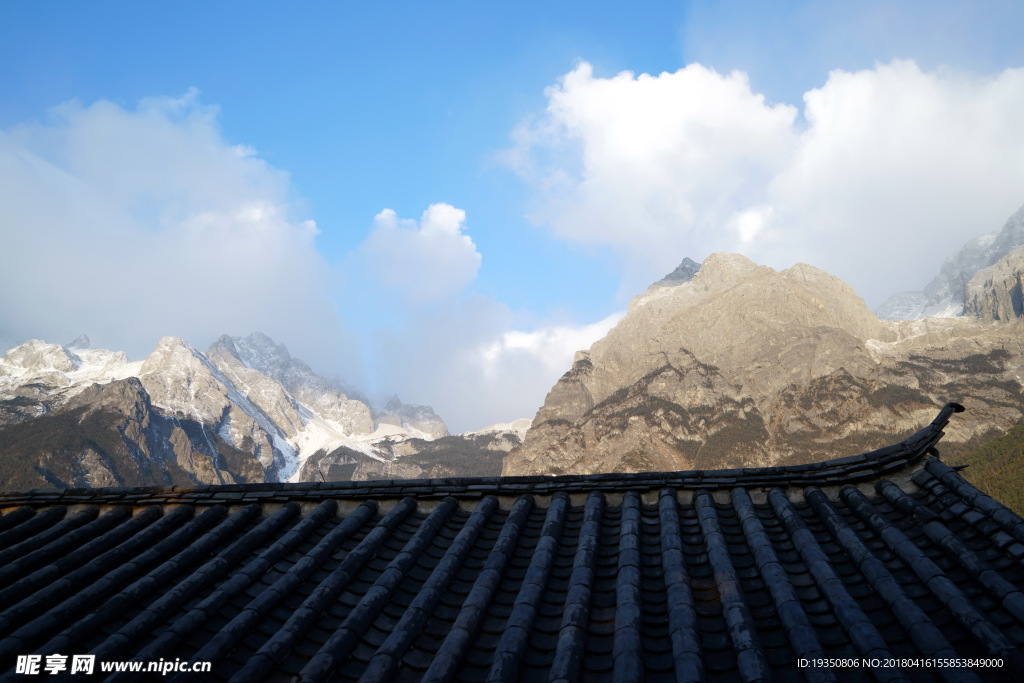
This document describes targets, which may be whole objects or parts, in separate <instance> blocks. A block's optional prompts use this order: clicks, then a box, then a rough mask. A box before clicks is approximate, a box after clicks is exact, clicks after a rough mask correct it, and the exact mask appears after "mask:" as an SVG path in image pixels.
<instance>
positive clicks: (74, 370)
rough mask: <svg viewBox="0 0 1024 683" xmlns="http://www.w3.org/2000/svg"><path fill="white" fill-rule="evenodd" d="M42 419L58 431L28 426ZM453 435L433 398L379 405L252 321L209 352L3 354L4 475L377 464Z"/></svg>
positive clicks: (163, 346) (119, 475) (117, 475)
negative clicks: (133, 356) (255, 329)
mask: <svg viewBox="0 0 1024 683" xmlns="http://www.w3.org/2000/svg"><path fill="white" fill-rule="evenodd" d="M43 429H47V430H48V434H50V435H54V434H56V435H59V436H60V438H56V437H54V438H47V439H41V440H40V439H38V438H35V440H33V439H30V438H25V437H26V436H29V435H30V434H36V433H38V432H39V431H40V430H43ZM447 434H448V431H447V427H446V426H445V424H444V421H443V420H442V419H441V418H440V417H438V416H437V415H436V414H434V411H433V410H432V409H431V408H429V407H428V406H416V405H407V404H404V403H402V402H401V401H400V400H399V399H398V398H397V397H392V398H391V399H389V400H388V401H387V403H386V405H385V406H384V407H383V408H382V409H380V410H375V409H374V408H372V407H371V406H370V404H369V403H368V402H367V401H366V399H364V398H362V397H361V395H359V394H358V392H356V391H355V390H353V389H352V388H351V387H348V386H346V385H343V384H340V383H339V384H333V383H331V382H329V381H327V380H326V379H324V378H323V377H321V376H319V375H317V374H316V373H315V372H313V370H312V369H311V368H310V367H309V366H308V365H306V364H305V363H304V362H302V361H301V360H299V359H297V358H293V357H292V356H291V355H290V354H289V353H288V350H287V349H286V348H285V347H284V346H283V345H280V344H276V343H275V342H274V341H273V340H271V339H270V338H269V337H267V336H266V335H263V334H260V333H254V334H251V335H249V336H248V337H229V336H223V337H220V338H219V339H217V341H216V342H214V343H213V345H211V347H210V348H209V349H208V350H207V351H206V352H201V351H199V350H197V349H195V348H193V347H192V346H191V345H190V344H189V343H188V342H186V341H185V340H183V339H180V338H177V337H164V338H163V339H161V340H160V341H159V343H158V344H157V347H156V349H154V351H153V352H152V353H151V354H149V356H147V357H146V358H145V359H144V360H142V361H134V362H132V361H129V360H128V358H127V356H126V355H125V354H124V353H122V352H120V351H108V350H105V349H94V348H92V347H91V344H90V343H89V340H88V338H87V337H80V338H78V339H76V340H75V341H74V342H72V343H71V344H68V345H66V346H60V345H57V344H51V343H47V342H44V341H40V340H31V341H29V342H26V343H24V344H22V345H20V346H18V347H15V348H13V349H11V350H10V351H8V352H7V354H6V355H5V356H4V357H3V359H2V360H0V456H2V457H0V461H2V462H0V465H2V467H0V487H3V488H8V487H10V486H11V485H13V486H15V487H17V488H22V487H24V486H29V485H35V486H39V485H46V484H49V485H54V486H62V485H63V486H66V485H117V484H128V483H132V484H139V483H148V484H164V483H230V482H243V481H246V482H252V481H285V480H297V479H298V478H299V477H302V476H304V475H308V476H320V477H323V476H324V474H323V468H322V467H321V468H319V469H316V468H313V469H311V468H308V467H307V468H305V469H304V468H303V465H304V463H306V461H307V460H308V459H309V458H310V457H312V456H314V455H316V456H317V459H318V462H319V461H323V460H324V458H327V457H328V456H330V455H331V454H338V457H335V458H334V461H345V462H346V463H349V464H353V465H358V464H360V463H361V462H363V461H370V462H375V463H377V464H378V465H380V466H383V465H387V464H389V463H392V461H394V460H395V459H396V458H399V457H401V456H402V455H407V454H408V453H409V452H413V451H417V449H416V448H415V447H413V448H410V447H408V446H404V447H401V448H396V446H398V445H400V444H403V443H406V442H411V441H415V442H417V443H419V444H423V443H427V442H429V441H430V440H433V439H436V438H439V437H445V436H447ZM133 463H134V464H133ZM364 469H365V468H364ZM374 469H379V468H375V467H370V468H369V470H370V471H372V470H374ZM349 473H350V474H351V472H349ZM4 474H6V475H7V476H6V477H4V476H2V475H4ZM15 474H16V475H17V476H14V475H15Z"/></svg>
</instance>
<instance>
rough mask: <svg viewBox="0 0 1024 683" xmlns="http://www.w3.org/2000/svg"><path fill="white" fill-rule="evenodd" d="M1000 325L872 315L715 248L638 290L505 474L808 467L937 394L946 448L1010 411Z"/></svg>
mask: <svg viewBox="0 0 1024 683" xmlns="http://www.w3.org/2000/svg"><path fill="white" fill-rule="evenodd" d="M1022 331H1024V320H1022V321H1018V322H1016V323H1014V324H1011V325H998V324H995V323H983V322H981V321H978V320H973V319H966V318H952V319H928V320H920V321H905V322H898V323H897V322H889V321H882V320H879V319H878V318H877V317H875V315H873V314H872V313H871V312H870V311H869V310H868V309H867V307H866V306H865V304H864V302H863V300H862V299H860V298H859V297H858V296H857V295H856V294H855V293H854V292H853V290H852V289H851V288H850V287H849V286H847V285H846V284H845V283H843V282H842V281H840V280H839V279H837V278H835V277H833V276H831V275H829V274H828V273H825V272H824V271H821V270H819V269H817V268H814V267H812V266H808V265H806V264H798V265H796V266H793V267H792V268H789V269H787V270H784V271H781V272H776V271H774V270H772V269H771V268H767V267H764V266H758V265H756V264H754V263H752V262H751V261H749V260H748V259H746V258H744V257H742V256H739V255H735V254H713V255H712V256H710V257H708V259H707V260H705V262H704V263H703V264H702V265H701V267H700V270H699V271H698V272H697V273H696V275H695V276H694V277H693V278H692V279H691V280H690V281H688V282H684V283H681V284H678V285H675V286H662V287H657V288H651V289H649V290H648V291H647V292H645V293H644V294H643V295H641V296H639V297H637V298H636V299H634V300H633V302H632V303H631V304H630V308H629V312H628V314H627V315H626V316H625V317H624V318H623V319H622V320H621V321H619V323H618V325H616V327H615V328H613V329H612V330H611V331H610V332H609V333H608V335H607V336H606V337H605V338H604V339H602V340H600V341H598V342H597V343H595V344H594V345H593V346H592V347H591V348H590V350H589V351H587V352H580V353H578V354H577V357H576V360H575V362H574V364H573V367H572V368H571V369H570V370H569V372H567V373H566V374H565V375H563V377H562V378H561V379H560V380H559V382H558V383H557V384H556V385H555V386H554V387H553V388H552V390H551V392H550V393H549V394H548V396H547V398H546V400H545V402H544V405H543V407H541V409H540V410H539V411H538V413H537V416H536V418H535V419H534V421H533V424H532V426H531V428H530V431H529V432H527V435H526V438H525V441H524V443H523V445H522V446H519V447H517V448H514V449H513V450H512V451H511V452H510V453H509V455H508V457H507V458H506V460H505V464H504V467H503V470H502V472H503V474H506V475H520V474H560V473H579V474H583V473H596V472H623V471H673V470H682V469H713V468H721V467H746V466H767V465H774V464H790V463H798V462H812V461H817V460H823V459H828V458H832V457H838V456H841V455H848V454H851V453H855V452H860V451H864V450H869V449H871V448H877V447H880V446H883V445H886V444H888V443H891V442H892V441H893V440H894V436H895V435H898V434H900V433H903V432H907V433H909V432H912V431H913V430H916V429H918V428H919V427H920V425H921V424H923V423H926V422H927V421H929V420H930V419H931V416H932V415H933V414H934V412H935V410H936V408H937V407H938V406H941V405H942V404H944V403H946V402H947V401H958V402H960V403H963V404H964V405H965V406H966V407H967V408H968V411H967V413H965V416H964V419H961V420H958V421H957V423H956V424H955V425H951V427H950V430H949V432H948V435H947V437H946V439H945V440H946V441H961V442H962V441H966V440H967V439H969V438H971V437H972V436H980V435H982V434H984V433H986V432H987V431H989V430H992V429H1006V428H1008V427H1009V426H1011V425H1013V424H1015V423H1016V422H1017V421H1019V420H1020V419H1021V418H1022V417H1024V405H1022V400H1021V396H1022V394H1021V378H1022V377H1024V373H1022V369H1024V357H1022V354H1021V349H1020V346H1019V342H1018V339H1019V338H1020V335H1021V333H1022Z"/></svg>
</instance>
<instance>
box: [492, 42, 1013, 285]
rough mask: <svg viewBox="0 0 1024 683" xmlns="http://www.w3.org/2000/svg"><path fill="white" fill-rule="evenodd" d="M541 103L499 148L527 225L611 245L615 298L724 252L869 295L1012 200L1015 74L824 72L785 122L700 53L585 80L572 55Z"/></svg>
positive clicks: (778, 107)
mask: <svg viewBox="0 0 1024 683" xmlns="http://www.w3.org/2000/svg"><path fill="white" fill-rule="evenodd" d="M547 98H548V106H547V108H546V110H545V111H544V112H543V114H541V115H539V116H537V117H535V118H533V119H531V120H528V121H526V122H524V123H523V124H522V125H521V126H520V127H519V128H517V129H516V131H514V133H513V138H514V142H515V145H514V147H513V148H512V149H511V150H509V151H508V152H507V155H506V159H507V161H508V162H509V163H510V164H511V165H512V167H513V168H514V169H515V170H516V171H517V172H518V173H519V174H520V175H521V176H522V177H523V178H524V179H525V180H526V182H527V183H528V184H529V185H530V187H531V188H532V189H533V193H534V194H533V197H534V210H533V217H534V219H535V220H536V221H537V222H539V223H541V224H544V225H547V226H549V227H550V228H551V230H552V231H553V232H554V233H555V234H556V235H558V236H559V237H561V238H563V239H566V240H569V241H572V242H577V243H583V244H598V245H605V246H609V247H612V248H614V249H615V250H616V251H618V252H619V253H620V254H621V256H622V258H623V261H624V264H625V265H626V267H627V275H630V274H631V276H632V277H633V280H632V281H630V282H629V283H628V286H626V287H624V290H625V291H627V292H629V293H632V292H634V291H639V289H642V287H643V286H645V285H646V284H647V283H649V282H650V281H651V280H652V279H655V278H657V277H660V276H661V275H662V274H664V273H665V272H667V271H668V270H670V269H671V268H672V267H673V266H674V265H675V264H676V263H678V262H679V261H680V260H681V259H682V258H683V257H684V256H691V257H694V258H703V257H704V256H706V255H707V254H708V253H710V252H712V251H717V250H728V251H740V252H742V253H745V254H747V255H748V256H750V257H752V258H754V259H755V260H759V261H762V262H767V263H769V264H770V265H774V266H776V267H785V266H788V265H791V264H792V263H793V262H795V261H797V260H806V261H809V262H811V263H813V264H815V265H818V266H820V267H823V268H825V269H827V270H830V271H831V272H833V273H835V274H836V275H839V276H840V277H842V278H844V279H846V280H847V281H848V282H849V283H850V284H852V285H853V286H854V287H855V288H856V289H857V291H858V292H859V293H860V294H861V295H862V296H865V297H866V298H867V299H868V301H869V303H871V304H877V303H879V302H880V300H881V299H882V298H884V297H885V296H886V295H887V294H890V293H892V292H894V291H898V290H902V289H913V288H919V287H920V286H922V285H923V284H924V283H925V282H926V281H927V280H928V278H929V277H930V275H932V274H933V273H934V272H936V271H937V268H938V265H939V263H940V262H941V260H942V259H943V258H945V257H946V256H948V255H949V254H950V253H952V252H953V251H954V250H955V249H956V248H958V247H959V246H960V244H962V243H963V242H965V241H966V240H967V239H969V238H971V237H974V236H976V235H978V234H981V233H983V232H987V231H991V230H994V229H997V228H999V227H1000V226H1001V225H1002V222H1003V221H1004V220H1005V219H1006V217H1007V216H1009V214H1010V213H1011V212H1012V211H1014V210H1015V209H1016V208H1017V207H1018V206H1020V204H1021V203H1022V202H1024V128H1022V127H1021V126H1020V125H1019V121H1021V120H1024V69H1007V70H1005V71H1003V72H1001V73H999V74H997V75H995V76H986V77H982V76H977V75H973V74H968V73H962V72H955V71H951V70H940V71H934V72H925V71H922V70H921V69H920V68H919V67H918V66H917V65H916V64H915V63H914V62H911V61H894V62H892V63H889V64H879V65H876V66H875V67H874V68H872V69H868V70H864V71H858V72H853V73H851V72H845V71H833V72H832V73H831V74H830V75H829V77H828V80H827V82H826V83H825V84H824V85H823V86H822V87H821V88H819V89H815V90H812V91H810V92H808V93H806V94H805V96H804V106H803V112H802V113H803V117H802V118H801V117H800V116H799V113H800V112H799V111H798V110H797V108H796V107H794V106H791V105H788V104H770V103H768V102H767V101H766V100H765V98H764V97H763V96H761V95H759V94H757V93H755V92H754V91H753V90H752V89H751V86H750V83H749V81H748V79H747V78H746V76H745V75H744V74H743V73H741V72H731V73H729V74H719V73H717V72H715V71H714V70H712V69H709V68H706V67H704V66H701V65H700V64H691V65H690V66H687V67H686V68H684V69H680V70H679V71H676V72H674V73H662V74H660V75H657V76H652V75H648V74H641V75H639V76H636V75H634V74H632V73H630V72H623V73H620V74H618V75H616V76H614V77H611V78H598V77H595V76H594V75H593V71H592V69H591V67H590V66H589V65H588V64H587V63H585V62H584V63H581V64H580V65H578V66H577V67H576V68H575V69H573V70H572V71H571V72H569V73H568V74H566V75H565V76H564V77H562V78H561V79H560V80H559V82H558V83H557V84H556V85H555V86H552V87H551V88H549V89H548V90H547Z"/></svg>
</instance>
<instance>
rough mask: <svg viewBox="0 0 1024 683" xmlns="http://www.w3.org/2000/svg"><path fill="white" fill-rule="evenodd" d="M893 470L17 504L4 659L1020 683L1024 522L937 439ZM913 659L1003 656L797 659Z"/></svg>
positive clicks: (0, 653)
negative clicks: (356, 497)
mask: <svg viewBox="0 0 1024 683" xmlns="http://www.w3.org/2000/svg"><path fill="white" fill-rule="evenodd" d="M940 417H941V416H940ZM946 418H947V419H948V415H947V416H946ZM940 422H941V421H937V422H936V423H933V425H932V426H933V427H934V426H935V425H936V424H939V428H938V430H937V431H939V433H941V425H942V424H944V422H941V424H940ZM933 436H934V435H933ZM935 438H936V439H937V438H938V437H935ZM929 439H931V437H929ZM925 441H928V440H925ZM922 443H923V442H922ZM933 446H934V440H931V441H930V443H928V444H927V445H926V446H925V448H926V449H930V448H932V447H933ZM899 474H900V476H898V477H890V478H887V477H880V478H877V479H876V480H875V481H874V482H873V486H872V487H866V486H865V485H863V484H861V485H860V486H852V485H847V486H843V487H840V488H839V489H831V490H826V489H823V488H822V487H819V486H813V485H812V486H806V487H800V488H799V489H798V490H799V492H800V494H801V495H794V493H795V490H794V489H792V488H791V489H784V488H782V487H775V488H771V489H769V490H768V491H767V492H765V491H757V490H754V489H753V488H752V487H748V486H736V487H733V488H732V489H730V490H729V491H728V493H724V492H719V493H717V494H716V493H714V492H713V491H712V490H710V489H707V488H702V489H698V490H696V491H692V492H687V493H686V495H681V492H680V491H679V490H678V489H676V488H673V487H671V486H663V487H661V488H660V489H658V490H657V493H656V495H655V496H654V497H653V498H652V497H651V496H649V495H648V496H644V495H642V493H643V491H642V490H638V489H631V488H629V487H625V490H624V491H623V490H621V489H620V491H622V493H621V495H615V496H609V495H607V493H606V492H605V491H601V490H593V491H590V492H588V493H587V495H586V496H585V499H584V500H582V501H577V502H574V501H573V497H572V496H570V495H569V494H568V493H567V492H566V491H554V492H547V495H545V496H543V497H537V496H532V495H528V494H527V495H522V496H520V497H518V498H517V499H515V500H514V501H508V500H507V499H505V498H503V497H498V496H494V495H484V496H483V497H482V498H481V499H480V500H479V501H476V502H475V503H474V504H473V505H472V506H471V507H470V506H468V505H467V502H468V501H465V500H463V501H461V503H460V501H459V500H456V498H455V497H452V496H448V497H444V498H442V499H440V500H433V501H431V502H429V503H427V504H423V503H421V502H420V501H418V500H417V499H416V498H415V497H412V496H406V497H403V498H401V499H397V500H396V499H394V498H393V497H392V498H382V499H380V500H372V499H370V500H361V501H358V502H357V503H358V504H357V505H355V506H353V507H352V508H351V509H350V510H348V511H347V512H346V513H345V514H344V515H339V509H340V508H339V505H338V501H336V500H334V499H328V500H323V501H320V502H316V501H314V502H313V503H310V502H308V501H307V500H306V499H304V498H300V499H299V500H301V501H303V502H304V504H301V505H300V503H299V501H297V500H292V501H288V502H285V503H283V504H274V503H266V502H264V499H262V498H255V499H253V500H254V501H255V502H250V501H247V500H244V499H243V500H241V501H234V502H235V503H238V504H233V505H231V506H230V507H229V506H225V505H222V504H213V505H210V504H208V503H207V502H203V501H200V500H194V501H191V502H189V503H187V504H176V505H173V506H163V505H159V504H148V505H147V504H137V505H136V504H132V505H129V504H125V503H124V502H118V501H123V499H112V501H111V504H110V505H99V504H89V505H84V504H78V505H73V506H62V505H56V506H52V505H50V506H47V505H38V506H29V505H25V506H21V507H13V508H7V509H6V510H4V511H3V514H2V516H0V672H2V671H6V673H4V674H2V675H0V680H11V681H16V680H24V677H23V676H21V675H20V674H18V673H17V672H16V670H15V669H14V665H15V661H16V657H17V655H25V654H30V653H34V654H39V655H44V656H45V655H50V654H56V653H60V654H65V655H67V654H85V653H91V654H94V655H96V656H97V658H98V660H100V661H115V660H125V659H136V660H140V661H157V660H160V659H164V660H171V659H175V658H181V659H184V660H192V661H210V662H211V663H212V671H211V673H210V674H205V675H204V676H206V677H209V679H210V680H229V681H258V680H298V681H326V680H346V681H347V680H353V681H391V680H399V681H515V680H544V679H546V680H550V681H575V680H613V681H640V680H647V681H662V680H664V681H699V680H712V681H719V680H720V681H767V680H770V679H775V680H789V679H794V680H798V679H800V678H805V679H807V680H810V681H832V680H867V679H869V678H874V679H876V680H883V681H889V680H892V681H898V680H914V681H917V680H921V681H925V680H947V681H976V680H1005V679H1007V677H1008V675H1010V674H1012V673H1013V672H1016V671H1018V670H1019V667H1020V666H1021V665H1022V664H1024V658H1022V656H1021V651H1020V648H1021V646H1022V644H1024V592H1022V589H1024V566H1022V558H1024V520H1021V519H1020V518H1019V517H1017V516H1016V515H1014V514H1013V513H1012V512H1010V511H1009V510H1007V509H1006V508H1005V507H1003V506H1001V505H1000V504H999V503H997V502H996V501H993V500H992V499H991V498H988V497H987V496H985V495H984V494H982V493H980V492H979V491H978V490H977V489H975V488H974V487H973V486H972V485H971V484H970V483H968V482H967V481H966V480H964V479H963V478H962V477H961V476H960V475H959V474H958V473H956V472H955V471H954V470H952V469H951V468H949V467H947V466H946V465H945V464H943V463H942V462H940V461H939V460H937V459H935V458H934V457H930V456H923V459H919V460H917V461H915V462H914V463H912V464H910V465H907V466H906V469H905V470H904V471H901V472H900V473H899ZM605 481H607V480H605ZM254 492H259V491H254ZM157 496H159V494H157ZM645 498H646V502H645ZM232 500H234V499H232ZM98 502H100V501H94V503H98ZM541 503H543V505H542V504H541ZM467 507H469V508H470V509H467ZM304 509H305V514H303V510H304ZM918 658H929V659H933V660H950V661H953V660H956V661H961V662H963V661H966V660H972V659H973V660H979V661H985V660H988V662H989V663H992V661H993V660H1001V662H1002V666H1000V667H992V668H985V667H974V668H962V667H957V666H942V667H928V666H904V667H893V666H877V667H874V668H870V667H864V666H859V665H858V666H856V667H836V666H801V665H800V663H801V661H802V660H806V661H809V662H815V661H816V660H847V661H848V662H853V661H856V662H858V663H863V660H869V661H870V660H878V661H880V662H883V663H884V662H885V661H886V660H889V659H903V660H911V661H912V660H915V659H918ZM917 663H918V664H921V663H922V662H920V661H918V662H917ZM139 678H145V676H139V675H133V674H127V673H122V674H115V675H112V676H111V677H110V678H109V680H117V681H127V680H134V679H139ZM171 680H175V679H174V678H172V679H171ZM177 680H180V681H184V680H196V678H195V677H194V675H190V674H180V675H178V676H177ZM204 680H205V678H204Z"/></svg>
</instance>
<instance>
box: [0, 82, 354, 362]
mask: <svg viewBox="0 0 1024 683" xmlns="http://www.w3.org/2000/svg"><path fill="white" fill-rule="evenodd" d="M0 206H2V207H3V216H2V221H3V222H2V223H0V244H2V245H3V246H2V251H0V262H2V266H3V267H2V268H0V337H2V338H3V339H4V340H7V341H10V342H11V343H20V342H21V341H24V340H25V339H27V338H30V337H42V338H45V339H48V340H51V341H54V342H58V343H63V342H67V341H69V340H70V339H72V338H74V337H75V336H77V335H78V334H81V333H83V332H84V333H88V334H89V335H90V336H91V337H92V338H93V340H94V341H95V342H96V343H98V344H102V345H105V346H108V347H112V348H118V349H123V350H126V351H128V352H129V353H130V354H132V355H133V356H136V357H139V356H141V355H143V354H146V353H148V352H149V351H150V350H152V348H153V346H154V345H155V342H156V340H157V339H158V338H159V337H160V336H163V335H166V334H172V335H176V336H182V337H185V338H186V339H188V340H189V341H191V342H193V343H194V344H197V345H204V344H206V343H208V342H209V341H212V339H213V338H214V337H215V336H216V335H218V334H221V333H230V334H247V333H249V332H251V331H253V330H261V331H264V332H266V333H267V334H269V335H271V336H273V337H275V338H277V339H278V340H280V341H283V342H285V343H287V344H288V345H289V347H290V348H291V349H292V350H293V352H295V353H296V354H297V355H301V357H304V358H306V359H307V360H309V361H310V362H312V363H314V364H320V365H321V366H323V364H324V363H326V362H330V364H331V367H332V368H333V369H334V370H335V371H337V372H343V373H345V372H349V371H351V372H353V373H355V372H356V369H355V366H354V365H352V364H346V363H344V362H341V363H339V360H340V358H339V354H338V353H337V349H338V348H339V347H342V348H344V347H348V348H352V347H353V344H352V343H351V339H350V337H349V336H348V335H347V334H346V333H345V331H344V328H343V326H342V323H341V320H340V319H339V317H338V315H337V313H336V310H335V308H334V306H333V304H332V302H331V301H330V297H329V290H328V286H329V283H330V281H331V276H330V273H329V269H328V267H327V265H326V264H325V263H324V261H323V259H322V258H321V257H320V256H319V254H318V253H317V251H316V248H315V244H314V242H315V237H316V235H317V232H318V231H317V228H316V225H315V224H314V223H313V222H312V221H308V220H303V219H302V218H301V217H299V216H296V215H295V214H296V211H295V209H294V208H293V206H292V198H291V188H290V185H289V181H288V177H287V175H286V174H284V173H282V172H280V171H278V170H276V169H274V168H272V167H271V166H270V165H268V164H267V163H266V162H264V161H262V160H261V159H259V158H258V157H256V156H255V154H254V153H253V152H252V151H251V150H248V149H246V148H243V147H239V146H235V145H231V144H229V143H228V142H226V141H225V140H224V139H223V138H222V136H221V134H220V132H219V130H218V128H217V123H216V110H215V109H213V108H210V107H204V106H201V105H200V104H199V103H198V100H197V95H196V93H194V92H190V93H189V94H187V95H186V96H184V97H182V98H174V99H172V98H153V99H148V100H145V101H143V102H142V103H140V104H139V106H138V107H137V108H136V109H135V110H129V109H125V108H122V107H120V106H118V105H115V104H112V103H110V102H106V101H99V102H96V103H94V104H91V105H89V106H82V105H79V104H76V103H69V104H65V105H62V106H61V107H58V108H56V109H54V110H53V111H51V112H50V116H49V117H48V119H47V120H46V121H45V122H44V123H38V124H31V125H25V126H20V127H17V128H12V129H9V130H6V131H0ZM332 349H333V354H332V353H331V351H330V350H332ZM342 355H343V354H342ZM357 355H358V352H357V350H355V349H353V351H352V353H351V354H350V356H351V357H352V358H355V357H356V356H357ZM353 379H355V378H353Z"/></svg>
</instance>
